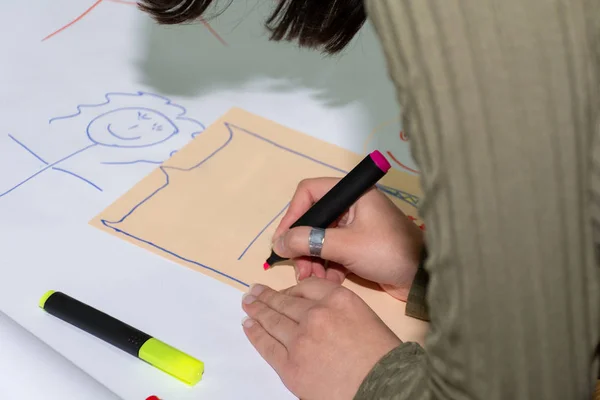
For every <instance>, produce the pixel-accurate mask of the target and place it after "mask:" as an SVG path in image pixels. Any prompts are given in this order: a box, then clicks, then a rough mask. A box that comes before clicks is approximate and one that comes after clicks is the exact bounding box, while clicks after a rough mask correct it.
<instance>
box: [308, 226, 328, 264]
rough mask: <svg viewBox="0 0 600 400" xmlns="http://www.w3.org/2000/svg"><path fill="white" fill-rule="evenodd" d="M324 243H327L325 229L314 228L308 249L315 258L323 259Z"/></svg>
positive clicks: (309, 238)
mask: <svg viewBox="0 0 600 400" xmlns="http://www.w3.org/2000/svg"><path fill="white" fill-rule="evenodd" d="M323 242H325V229H321V228H312V229H311V230H310V235H308V249H309V250H310V255H311V256H313V257H321V250H323Z"/></svg>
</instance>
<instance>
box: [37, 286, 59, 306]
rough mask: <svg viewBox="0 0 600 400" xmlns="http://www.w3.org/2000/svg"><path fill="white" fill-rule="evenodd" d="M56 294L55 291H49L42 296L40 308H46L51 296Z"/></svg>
mask: <svg viewBox="0 0 600 400" xmlns="http://www.w3.org/2000/svg"><path fill="white" fill-rule="evenodd" d="M54 293H56V292H55V291H54V290H49V291H47V292H46V293H45V294H44V295H43V296H42V298H41V299H40V302H39V303H38V305H39V306H40V308H42V309H43V308H44V306H45V305H46V301H48V299H49V298H50V296H52V295H53V294H54Z"/></svg>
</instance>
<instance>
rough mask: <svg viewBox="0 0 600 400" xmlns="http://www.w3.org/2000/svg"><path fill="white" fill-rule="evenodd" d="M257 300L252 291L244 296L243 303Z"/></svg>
mask: <svg viewBox="0 0 600 400" xmlns="http://www.w3.org/2000/svg"><path fill="white" fill-rule="evenodd" d="M255 301H256V297H254V296H252V295H251V294H250V293H245V294H244V295H243V296H242V303H244V304H252V303H254V302H255Z"/></svg>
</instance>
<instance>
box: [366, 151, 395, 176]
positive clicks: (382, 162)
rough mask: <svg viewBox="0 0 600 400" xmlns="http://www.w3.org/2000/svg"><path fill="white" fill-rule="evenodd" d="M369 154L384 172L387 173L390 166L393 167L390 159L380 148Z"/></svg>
mask: <svg viewBox="0 0 600 400" xmlns="http://www.w3.org/2000/svg"><path fill="white" fill-rule="evenodd" d="M369 155H370V156H371V160H373V162H374V163H375V165H377V166H378V167H379V169H380V170H382V171H383V172H384V173H387V172H388V171H389V170H390V168H392V166H391V165H390V163H389V162H388V160H387V159H386V158H385V157H384V156H383V154H381V153H380V152H379V150H375V151H374V152H372V153H371V154H369Z"/></svg>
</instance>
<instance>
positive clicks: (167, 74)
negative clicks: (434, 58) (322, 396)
mask: <svg viewBox="0 0 600 400" xmlns="http://www.w3.org/2000/svg"><path fill="white" fill-rule="evenodd" d="M5 3H6V4H3V6H2V8H3V9H2V15H3V16H4V20H5V22H4V29H3V34H2V35H1V36H0V51H1V56H0V57H1V59H2V62H0V87H1V88H2V90H1V91H0V105H1V108H0V113H1V114H0V115H1V117H2V118H1V119H0V221H2V222H1V223H0V243H2V251H1V252H0V310H2V311H3V312H4V313H6V314H7V315H9V316H10V317H11V318H12V319H14V320H15V321H17V322H18V323H19V324H21V325H22V326H23V327H25V328H26V329H28V330H29V331H31V332H32V333H33V334H34V335H36V336H38V337H39V338H41V339H42V340H43V341H45V342H46V343H48V344H49V345H50V346H51V347H53V348H54V349H56V350H57V351H58V352H60V353H61V354H62V355H64V356H65V357H66V358H68V359H70V360H71V361H72V362H73V363H74V364H76V365H77V366H79V367H80V368H81V369H82V370H84V371H86V372H87V373H88V374H90V375H91V376H93V377H94V378H95V379H97V380H98V381H99V382H101V383H102V384H103V385H105V386H106V387H107V388H108V389H110V390H111V391H113V392H114V393H116V394H117V395H118V396H120V397H122V398H125V399H132V400H133V399H145V398H146V397H147V396H149V395H151V394H156V395H158V396H161V397H162V398H164V399H169V400H171V399H196V398H202V399H211V400H217V399H240V398H244V399H265V398H273V399H285V398H293V396H291V395H290V394H289V393H288V392H287V390H286V389H285V387H284V386H283V385H282V384H281V382H280V381H279V379H278V377H277V375H276V374H275V373H274V372H273V371H272V370H271V369H270V367H269V366H268V365H267V364H266V363H265V362H264V361H263V360H262V359H261V358H260V357H259V356H258V354H257V353H256V352H255V351H254V349H253V348H252V347H251V346H250V344H249V343H248V342H247V340H246V338H245V336H244V334H243V332H242V329H241V326H240V321H241V319H242V317H243V315H244V314H243V312H242V310H241V308H240V298H241V295H242V294H241V293H240V292H239V291H237V290H235V289H233V288H231V287H229V286H226V285H223V284H221V283H219V282H217V281H215V280H213V279H211V278H208V277H205V276H204V275H202V274H200V273H197V272H194V271H191V270H189V269H186V268H183V267H181V266H179V265H176V264H174V263H172V262H169V261H166V260H165V259H162V258H160V257H157V256H155V255H153V254H151V253H149V252H147V251H145V250H143V249H140V248H138V247H136V246H132V245H130V244H128V243H126V242H124V241H121V240H119V239H117V238H114V237H111V236H109V235H107V234H105V233H103V232H100V231H98V230H96V229H94V228H92V227H90V226H89V225H88V221H89V220H90V219H91V218H92V217H94V216H95V215H96V214H97V213H98V212H100V211H101V210H102V209H104V208H105V207H106V206H107V205H109V204H110V203H112V202H113V201H114V200H115V199H117V198H118V197H119V196H120V195H121V194H122V193H123V192H124V191H126V190H127V189H128V188H130V187H131V186H132V185H133V184H135V183H136V182H137V181H139V180H140V179H141V178H142V177H144V176H145V175H146V174H148V173H149V172H150V171H151V170H152V169H153V168H155V167H156V164H152V163H143V162H142V163H140V162H138V163H128V162H130V161H135V160H136V158H135V157H134V156H133V155H132V154H134V153H131V154H124V153H121V152H119V150H121V151H122V149H116V150H115V151H116V152H115V153H114V154H113V153H110V152H109V153H103V154H98V153H94V152H91V151H90V152H88V153H86V152H85V151H83V152H82V153H81V154H77V155H75V156H73V157H70V158H69V159H67V160H65V161H64V162H61V163H56V162H57V161H59V160H60V159H61V158H64V157H65V156H67V155H69V154H73V153H74V152H75V150H77V149H82V148H83V147H82V146H83V145H85V143H89V142H87V137H86V129H88V124H90V123H91V120H90V118H92V119H93V118H95V117H96V116H97V115H98V113H101V112H105V111H107V109H103V106H102V103H103V102H105V101H106V102H108V103H110V104H112V105H115V104H116V105H118V106H120V107H126V106H127V104H129V103H127V101H128V100H127V99H128V98H130V97H131V96H132V95H137V96H138V98H139V102H140V106H147V107H154V109H161V110H162V109H163V108H164V109H168V108H169V107H168V106H167V105H166V100H164V99H162V98H159V97H156V96H152V95H150V94H147V95H146V94H142V95H140V94H139V92H144V93H151V94H157V95H160V96H163V97H166V98H168V99H169V100H170V101H171V102H173V103H176V104H178V105H180V106H182V107H185V109H186V115H187V116H188V117H190V118H193V119H194V120H195V121H198V122H199V123H201V124H203V125H204V126H208V125H209V124H210V123H211V122H212V121H214V120H215V119H217V118H218V117H219V116H221V115H222V114H223V113H225V112H226V111H227V110H228V109H229V108H230V107H233V106H237V107H241V108H244V109H246V110H248V111H250V112H253V113H256V114H258V115H261V116H263V117H266V118H270V119H273V120H275V121H277V122H279V123H282V124H285V125H287V126H289V127H291V128H294V129H297V130H300V131H302V132H305V133H307V134H310V135H315V136H316V137H319V138H322V139H324V140H327V141H329V142H332V143H335V144H338V145H340V146H343V147H346V148H348V149H350V150H353V151H356V152H363V151H364V150H365V148H364V147H363V145H364V143H365V141H366V140H367V138H368V136H369V134H370V133H371V132H372V131H373V130H374V129H376V128H377V127H379V128H380V129H379V130H378V134H376V135H375V137H374V138H373V139H372V140H370V141H369V142H368V144H367V148H368V149H372V148H379V149H382V150H386V151H387V150H389V151H391V152H393V154H394V156H395V157H396V158H397V159H398V161H399V162H401V163H402V164H404V165H406V166H408V167H409V168H414V164H413V162H412V160H411V159H410V157H409V155H408V143H407V142H404V141H402V140H400V138H399V131H400V125H399V121H398V114H399V109H398V106H397V103H396V99H395V94H394V90H393V87H392V84H391V83H390V81H389V80H388V76H387V72H386V68H385V61H384V59H383V56H382V53H381V49H380V47H379V44H378V42H377V40H376V39H375V36H374V34H373V32H372V30H371V27H370V26H367V27H366V28H365V29H364V30H363V31H362V33H361V34H360V36H359V37H358V38H357V40H356V41H355V42H353V44H352V46H351V48H350V49H349V50H348V51H347V52H346V53H345V54H343V55H341V56H336V57H331V58H328V57H325V56H323V55H321V54H318V53H316V52H311V51H308V50H302V51H301V50H298V49H297V48H296V47H295V45H292V44H282V43H279V44H278V43H272V42H269V41H268V40H267V33H266V31H265V30H264V28H263V26H262V23H263V21H264V19H265V17H266V16H267V15H268V13H269V11H270V6H271V5H272V4H271V2H268V1H266V2H265V1H258V0H256V1H239V2H238V1H235V2H234V4H233V5H232V6H231V7H230V8H229V9H228V10H227V11H226V12H225V14H223V15H222V16H221V17H219V18H218V19H217V20H214V21H210V24H211V26H212V28H213V29H214V30H215V31H216V32H218V34H219V35H220V37H221V38H222V39H223V40H224V41H226V43H227V45H225V44H223V43H222V42H221V41H220V40H218V38H216V37H215V36H214V35H213V34H211V32H210V31H209V30H208V29H207V28H206V27H205V26H203V25H202V24H198V25H194V26H179V27H160V26H157V25H155V24H154V23H153V22H152V21H151V20H150V19H149V18H148V17H147V16H146V15H144V14H142V13H141V12H140V11H138V10H137V9H136V7H135V6H134V5H132V4H128V2H127V1H118V0H101V1H99V2H97V5H96V7H94V8H93V9H92V10H91V11H90V12H89V13H87V14H86V15H85V16H84V17H83V18H81V20H79V21H78V22H76V23H74V24H73V25H71V26H70V27H68V28H67V29H65V30H63V31H61V32H59V33H57V34H56V35H54V36H52V37H50V38H49V39H47V40H44V41H42V39H43V38H44V37H46V36H47V35H49V34H50V33H52V32H54V31H56V30H57V29H58V28H60V27H62V26H64V25H66V24H68V23H69V22H70V21H72V20H73V19H75V18H76V17H77V16H79V15H80V14H82V13H83V12H84V11H85V10H86V9H88V8H89V7H90V6H92V5H93V4H94V3H95V2H94V0H86V1H84V0H52V1H48V0H31V1H18V2H17V1H14V2H5ZM223 3H224V2H223ZM107 93H114V94H112V95H109V96H108V97H105V96H106V95H107ZM128 96H129V97H128ZM84 104H87V105H90V104H96V105H98V107H91V108H90V107H87V108H86V107H80V108H79V109H78V105H84ZM92 109H93V110H95V111H94V112H95V113H96V114H94V112H92V111H90V110H92ZM78 110H80V111H81V113H79V114H78ZM165 112H166V111H165ZM74 114H75V115H74ZM72 115H74V116H72ZM63 116H72V117H70V118H63V119H54V120H53V118H55V117H63ZM183 144H184V143H181V144H180V145H183ZM167 150H170V149H167V148H165V147H164V146H163V147H161V148H157V149H149V150H148V153H147V154H144V157H145V159H147V160H152V161H158V160H161V157H163V158H164V154H165V151H167ZM173 150H174V149H173ZM32 152H33V153H35V155H34V154H33V153H32ZM135 154H136V157H137V156H138V155H139V154H138V153H135ZM103 157H104V158H103ZM100 159H102V160H106V159H110V160H112V162H125V163H126V164H118V165H115V164H102V163H100V162H98V161H99V160H100ZM59 164H60V165H59ZM42 170H43V171H42ZM39 171H42V172H39ZM38 172H39V174H38ZM36 174H37V175H36ZM73 174H76V175H78V176H79V177H78V176H74V175H73ZM29 177H32V178H31V179H29V180H28V178H29ZM80 177H84V178H86V181H84V180H82V179H81V178H80ZM24 181H25V182H24ZM20 182H24V183H23V184H22V185H19V186H18V187H16V189H15V190H12V191H10V192H9V193H6V194H3V193H5V192H6V191H7V190H9V189H10V188H12V187H15V186H17V185H18V184H19V183H20ZM49 289H55V290H61V291H64V292H66V293H68V294H70V295H72V296H74V297H76V298H79V299H80V300H82V301H85V302H87V303H88V304H90V305H93V306H95V307H97V308H100V309H102V310H103V311H105V312H107V313H109V314H112V315H113V316H115V317H118V318H120V319H122V320H124V321H126V322H128V323H129V324H131V325H133V326H135V327H137V328H138V329H141V330H144V331H146V332H148V333H150V334H152V335H154V336H156V337H158V338H160V339H162V340H164V341H166V342H167V343H170V344H172V345H174V346H176V347H179V348H181V349H182V350H185V351H187V352H189V353H191V354H193V355H196V356H197V357H198V358H200V359H202V360H203V361H204V362H205V364H206V374H205V376H204V379H203V380H202V382H201V383H200V384H198V385H197V386H196V387H194V388H188V387H185V386H184V385H183V384H181V383H179V382H178V381H176V380H174V379H173V378H171V377H169V376H166V375H165V374H163V373H161V372H159V371H157V370H155V369H154V368H152V367H150V366H148V365H146V364H144V363H142V362H140V361H139V360H137V359H135V358H133V357H130V356H129V355H127V354H124V353H123V352H121V351H119V350H117V349H115V348H112V347H111V346H109V345H108V344H105V343H103V342H101V341H99V340H97V339H95V338H93V337H91V336H90V335H87V334H84V333H82V332H81V331H79V330H77V329H76V328H73V327H71V326H68V325H67V324H65V323H62V322H61V321H58V320H57V319H55V318H53V317H51V316H49V315H46V314H45V313H43V312H42V311H41V310H40V309H39V308H38V307H37V302H38V299H39V297H40V296H41V295H42V294H43V293H44V292H46V291H47V290H49ZM0 340H2V338H0ZM18 369H19V368H15V370H14V371H11V372H10V373H11V374H12V373H14V374H15V376H14V377H12V376H9V375H6V374H5V375H3V376H0V388H2V385H5V387H6V385H10V384H13V385H14V384H15V382H17V381H18V379H16V378H15V377H16V376H17V374H19V370H18ZM0 392H1V390H0Z"/></svg>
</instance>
